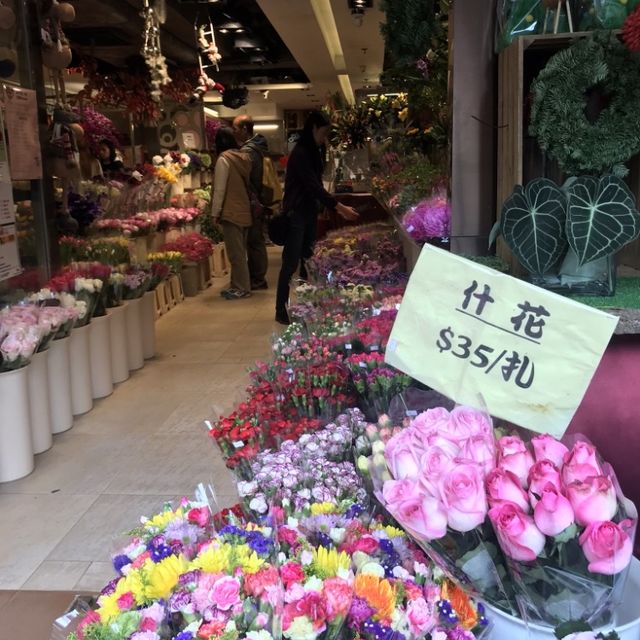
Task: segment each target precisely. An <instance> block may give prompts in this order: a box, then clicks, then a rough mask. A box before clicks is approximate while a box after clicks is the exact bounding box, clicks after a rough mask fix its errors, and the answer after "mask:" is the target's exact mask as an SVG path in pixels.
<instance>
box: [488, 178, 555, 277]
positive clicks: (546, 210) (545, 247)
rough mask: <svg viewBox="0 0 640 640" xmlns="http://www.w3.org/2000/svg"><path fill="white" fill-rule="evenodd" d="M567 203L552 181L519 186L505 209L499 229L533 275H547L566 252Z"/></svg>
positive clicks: (534, 181) (540, 180) (544, 179)
mask: <svg viewBox="0 0 640 640" xmlns="http://www.w3.org/2000/svg"><path fill="white" fill-rule="evenodd" d="M566 218H567V200H566V197H565V195H564V194H563V193H562V191H561V190H560V189H559V188H558V187H557V186H556V185H555V184H554V183H553V182H551V180H547V179H546V178H539V179H537V180H533V181H532V182H530V183H529V184H528V185H527V186H526V187H521V186H520V185H518V186H517V187H516V188H515V189H514V191H513V193H512V194H511V196H509V198H507V200H506V201H505V203H504V205H503V206H502V215H501V217H500V229H501V231H502V236H503V238H504V239H505V242H506V243H507V244H508V245H509V248H510V249H511V251H513V253H514V254H515V255H516V257H517V258H518V260H519V261H520V263H521V264H522V265H523V266H524V267H526V268H527V269H528V270H529V272H530V273H534V274H536V275H540V276H541V275H544V274H545V273H547V272H548V271H549V270H550V269H552V268H553V267H554V266H555V265H556V263H557V262H558V260H559V259H560V258H561V257H562V254H563V253H564V252H565V250H566V248H567V241H566V239H565V236H564V228H565V223H566Z"/></svg>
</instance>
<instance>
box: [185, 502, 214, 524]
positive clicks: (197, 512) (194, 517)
mask: <svg viewBox="0 0 640 640" xmlns="http://www.w3.org/2000/svg"><path fill="white" fill-rule="evenodd" d="M210 518H211V511H209V507H194V508H193V509H190V510H189V512H188V513H187V520H189V522H192V523H193V524H197V525H198V526H199V527H206V526H207V524H209V520H210Z"/></svg>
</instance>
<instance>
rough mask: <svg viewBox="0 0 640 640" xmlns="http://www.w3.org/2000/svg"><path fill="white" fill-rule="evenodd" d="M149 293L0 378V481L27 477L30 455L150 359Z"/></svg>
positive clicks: (151, 308) (32, 461)
mask: <svg viewBox="0 0 640 640" xmlns="http://www.w3.org/2000/svg"><path fill="white" fill-rule="evenodd" d="M155 350H156V344H155V293H154V292H153V291H150V292H147V293H146V294H145V295H144V296H143V297H142V298H139V299H137V300H128V301H126V302H124V303H123V304H122V305H121V306H119V307H115V308H112V309H108V312H107V315H106V316H101V317H98V318H93V319H92V320H91V322H90V323H89V324H88V325H86V326H85V327H78V328H76V329H73V330H72V331H71V335H70V336H69V337H67V338H62V339H60V340H54V341H53V342H52V343H51V346H50V347H49V348H48V349H47V350H46V351H43V352H41V353H37V354H35V355H34V356H33V358H32V359H31V362H30V364H29V365H28V366H26V367H23V368H22V369H17V370H15V371H8V372H6V373H2V374H0V407H2V411H1V413H2V416H1V418H0V482H10V481H12V480H17V479H18V478H22V477H24V476H26V475H28V474H29V473H31V472H32V471H33V468H34V466H35V458H34V455H35V454H38V453H43V452H44V451H47V450H48V449H50V448H51V446H52V444H53V435H54V434H57V433H63V432H64V431H68V430H69V429H71V427H72V426H73V420H74V416H79V415H82V414H83V413H87V411H90V410H91V409H92V408H93V402H94V400H97V399H99V398H105V397H107V396H109V395H111V393H113V388H114V385H115V384H118V383H120V382H124V381H125V380H127V378H129V374H130V372H131V371H135V370H137V369H141V368H142V367H143V366H144V361H145V360H148V359H149V358H152V357H153V356H154V355H155Z"/></svg>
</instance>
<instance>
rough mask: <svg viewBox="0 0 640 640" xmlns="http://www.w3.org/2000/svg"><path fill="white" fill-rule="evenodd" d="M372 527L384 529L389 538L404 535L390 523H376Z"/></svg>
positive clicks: (379, 529) (378, 529)
mask: <svg viewBox="0 0 640 640" xmlns="http://www.w3.org/2000/svg"><path fill="white" fill-rule="evenodd" d="M373 528H374V529H376V530H377V531H384V532H385V533H386V534H387V535H388V536H389V538H402V537H404V536H405V535H406V534H405V532H404V531H403V530H402V529H398V528H397V527H392V526H391V525H383V524H378V525H375V526H374V527H373Z"/></svg>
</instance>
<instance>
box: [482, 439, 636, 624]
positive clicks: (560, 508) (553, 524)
mask: <svg viewBox="0 0 640 640" xmlns="http://www.w3.org/2000/svg"><path fill="white" fill-rule="evenodd" d="M498 447H499V455H498V468H499V469H506V468H512V469H514V470H517V466H519V465H521V464H522V463H523V462H522V461H523V460H524V458H525V457H526V456H527V455H528V454H529V455H531V454H532V457H531V458H530V461H531V462H533V460H534V459H535V462H534V464H533V465H531V466H530V468H529V470H528V474H527V480H526V482H527V483H528V486H527V487H526V490H527V496H528V499H529V503H530V505H529V509H528V513H526V512H524V511H523V510H522V509H514V508H513V506H511V507H504V506H500V505H499V504H494V506H493V507H492V509H491V510H490V511H489V517H490V519H491V522H492V524H493V526H494V529H495V531H496V534H497V537H498V540H499V542H500V545H501V547H502V549H503V552H504V555H505V557H506V558H507V566H508V569H509V577H510V579H511V580H512V582H513V585H514V589H515V592H516V600H517V604H518V609H519V612H520V616H521V617H522V619H523V620H526V621H529V622H533V623H538V624H543V625H548V626H552V627H554V626H557V625H558V624H561V623H563V622H567V621H569V620H581V621H584V622H586V623H588V624H590V625H592V626H593V627H594V628H596V627H602V626H607V625H609V626H610V625H612V624H614V622H615V621H614V613H615V609H616V607H617V606H618V605H619V604H620V602H621V601H622V595H623V593H624V589H625V584H626V580H627V575H628V571H629V563H630V560H631V557H632V550H633V543H634V539H635V533H636V526H637V511H636V508H635V506H634V505H633V504H632V503H631V502H630V501H629V500H628V499H626V498H625V497H624V495H623V494H622V490H621V488H620V485H619V483H618V480H617V478H616V476H615V472H614V471H613V469H612V468H611V466H610V465H608V464H607V463H605V462H604V461H603V460H602V458H601V456H600V455H599V454H598V453H597V450H596V448H595V447H594V446H593V445H592V444H591V443H590V442H589V441H588V440H587V439H586V438H585V437H584V436H582V435H580V434H572V435H570V436H566V437H565V438H564V439H563V440H562V441H558V440H556V439H555V438H553V437H551V436H548V435H542V436H534V437H532V438H531V440H530V441H529V442H526V441H525V440H522V439H520V438H519V437H518V436H505V437H503V438H501V439H500V441H499V442H498ZM534 456H535V458H534ZM525 506H526V505H525ZM515 523H518V524H517V526H519V527H522V529H523V531H522V534H519V535H517V536H514V535H513V533H509V531H508V529H510V530H511V531H512V532H513V529H511V527H512V526H515Z"/></svg>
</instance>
